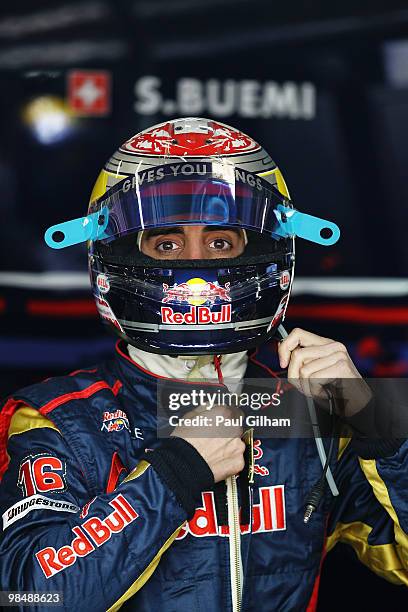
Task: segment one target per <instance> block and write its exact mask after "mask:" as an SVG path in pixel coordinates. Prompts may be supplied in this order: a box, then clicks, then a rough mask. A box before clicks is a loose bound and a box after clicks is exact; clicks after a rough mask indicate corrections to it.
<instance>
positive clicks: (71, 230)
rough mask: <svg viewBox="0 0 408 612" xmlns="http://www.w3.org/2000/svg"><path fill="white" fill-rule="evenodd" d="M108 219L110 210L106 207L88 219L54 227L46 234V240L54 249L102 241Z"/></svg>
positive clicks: (83, 218) (74, 220)
mask: <svg viewBox="0 0 408 612" xmlns="http://www.w3.org/2000/svg"><path fill="white" fill-rule="evenodd" d="M108 219H109V210H108V208H107V207H104V208H102V209H101V210H99V211H98V212H96V213H92V214H91V215H87V216H86V217H79V218H78V219H72V220H71V221H65V222H64V223H58V224H57V225H52V226H51V227H49V228H48V229H47V231H46V232H45V234H44V240H45V242H46V244H47V245H48V246H49V247H51V248H52V249H64V248H65V247H69V246H72V245H74V244H80V243H81V242H87V241H88V240H101V239H103V238H104V231H105V229H106V226H107V225H108Z"/></svg>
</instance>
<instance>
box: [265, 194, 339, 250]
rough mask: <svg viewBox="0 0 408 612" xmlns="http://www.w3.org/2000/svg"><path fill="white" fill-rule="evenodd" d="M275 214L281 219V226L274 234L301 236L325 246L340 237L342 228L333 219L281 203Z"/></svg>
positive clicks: (333, 242) (285, 236)
mask: <svg viewBox="0 0 408 612" xmlns="http://www.w3.org/2000/svg"><path fill="white" fill-rule="evenodd" d="M275 214H276V218H277V219H278V221H279V227H278V228H277V229H276V230H275V231H274V234H277V235H278V236H282V238H287V237H288V236H299V238H304V239H305V240H310V241H311V242H316V243H317V244H322V245H323V246H331V245H332V244H335V243H336V242H337V241H338V239H339V238H340V228H339V227H338V226H337V225H336V224H335V223H332V222H331V221H326V220H325V219H320V217H314V216H313V215H307V214H306V213H301V212H299V211H298V210H295V209H294V208H289V207H288V206H282V205H281V204H280V205H279V206H278V207H277V210H276V211H275ZM325 234H327V236H325Z"/></svg>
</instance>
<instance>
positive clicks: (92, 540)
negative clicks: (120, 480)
mask: <svg viewBox="0 0 408 612" xmlns="http://www.w3.org/2000/svg"><path fill="white" fill-rule="evenodd" d="M109 505H110V506H112V508H113V512H111V513H110V514H109V515H108V516H107V517H105V518H104V519H100V518H99V517H97V516H92V517H91V518H89V519H87V520H86V521H85V522H84V523H82V525H81V526H79V525H76V526H75V527H73V528H72V532H73V533H74V535H75V537H74V538H73V540H72V541H71V543H70V544H66V545H64V546H61V548H59V549H58V550H56V549H55V548H53V547H52V546H47V547H46V548H42V549H41V550H39V551H38V552H37V553H36V554H35V557H36V559H37V561H38V563H39V564H40V567H41V569H42V571H43V574H44V576H45V577H46V578H51V577H52V576H55V574H58V572H61V571H63V570H64V569H66V568H67V567H69V566H70V565H73V564H74V563H75V562H76V560H77V559H78V557H86V556H87V555H89V554H90V553H92V552H94V551H95V550H96V549H97V548H99V547H100V546H103V544H105V542H107V541H108V540H109V539H110V538H111V537H112V536H114V535H115V534H116V533H120V532H121V531H123V529H125V527H127V526H128V525H130V523H132V522H133V521H134V520H136V519H137V517H138V516H139V515H138V513H137V512H136V510H135V509H134V508H133V507H132V506H131V505H130V503H129V502H128V501H127V499H126V498H125V497H124V496H123V495H121V494H120V495H117V496H116V497H115V498H114V499H112V501H110V502H109Z"/></svg>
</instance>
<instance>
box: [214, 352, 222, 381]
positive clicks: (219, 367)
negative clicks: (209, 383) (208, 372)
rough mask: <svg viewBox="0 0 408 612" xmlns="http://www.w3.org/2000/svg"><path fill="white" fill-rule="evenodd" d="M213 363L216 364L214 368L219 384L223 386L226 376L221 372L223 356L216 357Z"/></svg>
mask: <svg viewBox="0 0 408 612" xmlns="http://www.w3.org/2000/svg"><path fill="white" fill-rule="evenodd" d="M213 363H214V368H215V370H216V372H217V376H218V382H219V383H220V385H223V384H224V376H223V375H222V370H221V355H214V359H213Z"/></svg>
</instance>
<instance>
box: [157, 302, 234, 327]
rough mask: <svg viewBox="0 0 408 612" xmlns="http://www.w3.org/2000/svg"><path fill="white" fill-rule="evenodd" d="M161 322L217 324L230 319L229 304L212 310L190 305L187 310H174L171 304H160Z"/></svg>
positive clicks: (206, 307) (227, 321)
mask: <svg viewBox="0 0 408 612" xmlns="http://www.w3.org/2000/svg"><path fill="white" fill-rule="evenodd" d="M161 317H162V322H163V323H165V324H167V325H208V324H210V325H211V324H213V325H217V324H218V323H229V322H230V321H231V304H227V305H223V306H221V310H218V311H213V310H211V308H208V306H191V307H190V310H189V311H188V312H184V313H183V312H174V310H173V308H171V306H162V308H161Z"/></svg>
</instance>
